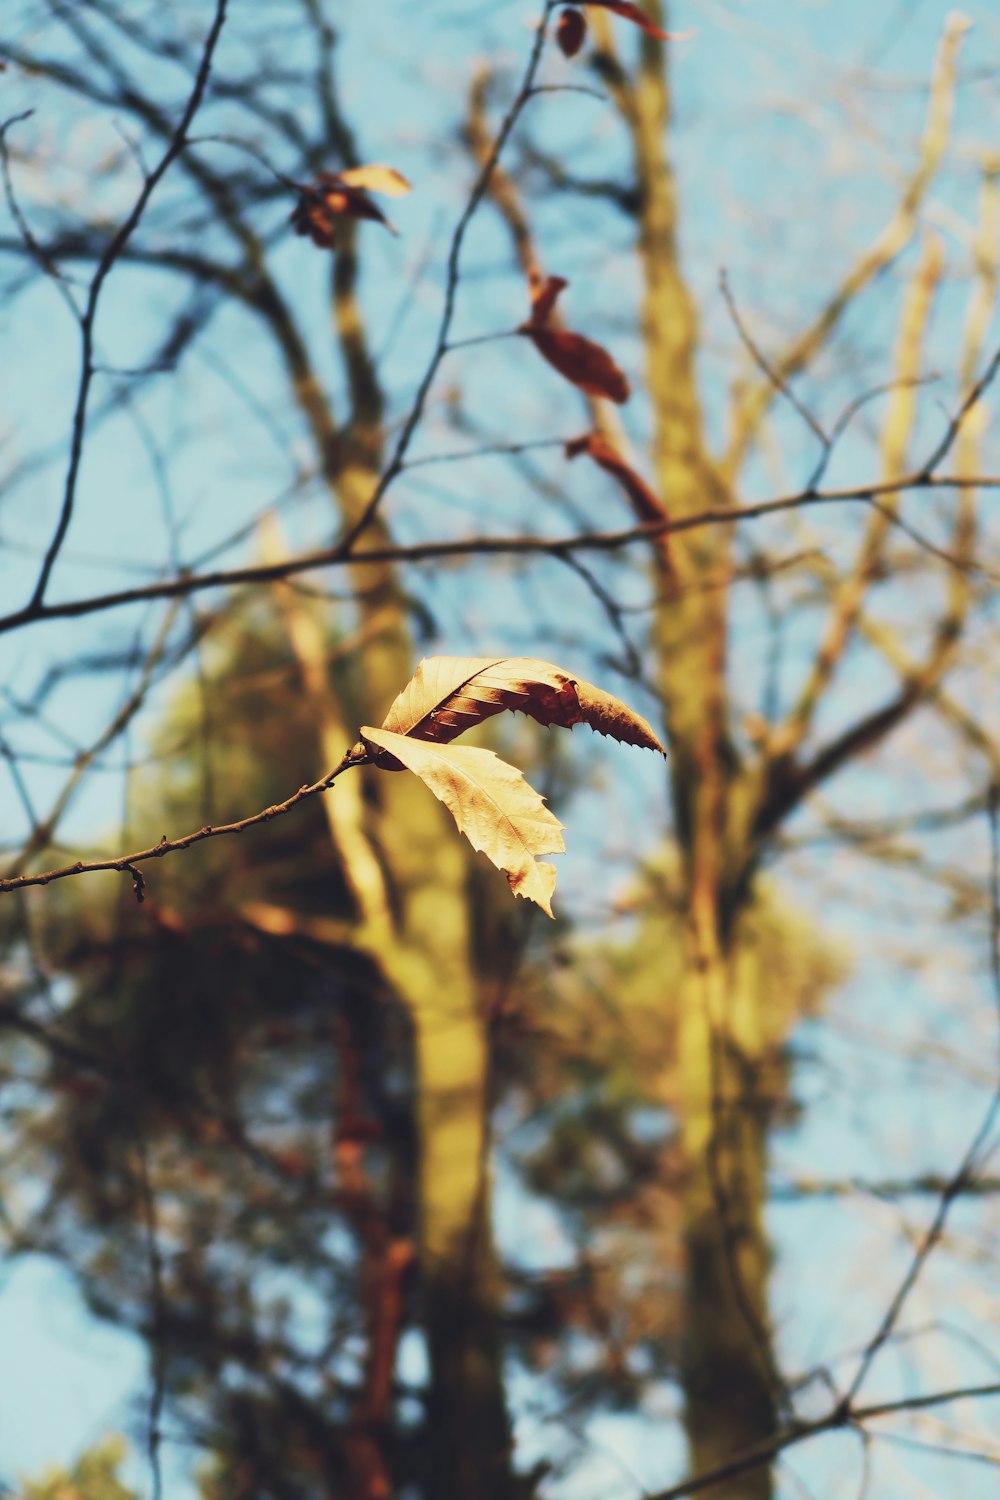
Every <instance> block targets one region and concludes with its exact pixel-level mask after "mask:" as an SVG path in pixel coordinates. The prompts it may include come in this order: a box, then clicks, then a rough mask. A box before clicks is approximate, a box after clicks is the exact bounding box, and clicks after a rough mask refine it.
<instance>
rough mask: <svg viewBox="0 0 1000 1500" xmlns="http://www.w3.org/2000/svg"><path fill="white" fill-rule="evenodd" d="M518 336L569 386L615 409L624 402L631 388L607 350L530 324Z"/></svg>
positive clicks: (580, 337)
mask: <svg viewBox="0 0 1000 1500" xmlns="http://www.w3.org/2000/svg"><path fill="white" fill-rule="evenodd" d="M517 331H518V333H523V334H524V335H525V337H526V338H529V339H530V340H531V342H532V343H533V344H534V346H535V348H536V349H537V350H538V352H539V354H540V355H541V356H542V358H543V359H545V360H548V362H549V364H550V365H551V366H552V368H553V369H554V370H558V371H559V374H560V375H562V376H563V378H564V379H565V380H568V381H570V383H571V384H572V385H575V386H579V388H580V390H581V391H587V392H589V394H590V395H591V396H606V397H607V399H608V400H609V401H616V402H617V403H618V404H619V406H620V405H621V404H622V403H623V402H625V401H627V400H628V398H629V396H631V394H632V387H631V386H630V385H629V383H628V377H627V376H626V375H625V372H624V371H623V370H620V369H619V368H618V366H617V365H616V364H615V362H614V360H613V359H612V358H611V355H610V354H609V353H608V351H607V350H606V349H604V348H602V347H601V345H600V344H595V343H594V342H593V340H592V339H587V338H584V336H583V334H582V333H567V332H566V331H565V330H564V329H560V328H537V327H535V326H533V325H532V324H530V323H525V324H523V325H522V327H520V328H519V329H518V330H517Z"/></svg>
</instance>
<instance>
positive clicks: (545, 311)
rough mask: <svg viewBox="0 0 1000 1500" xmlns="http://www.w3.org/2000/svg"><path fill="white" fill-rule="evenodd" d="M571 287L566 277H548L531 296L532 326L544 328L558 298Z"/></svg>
mask: <svg viewBox="0 0 1000 1500" xmlns="http://www.w3.org/2000/svg"><path fill="white" fill-rule="evenodd" d="M568 286H569V282H568V281H567V280H566V278H565V276H548V277H546V279H545V281H543V282H542V285H541V286H540V287H536V288H535V289H534V290H533V291H532V294H531V326H532V328H543V327H544V326H545V324H546V323H547V322H548V321H549V314H550V313H551V311H552V309H553V308H554V307H555V305H556V298H557V297H558V296H559V293H560V292H561V291H563V290H564V288H566V287H568Z"/></svg>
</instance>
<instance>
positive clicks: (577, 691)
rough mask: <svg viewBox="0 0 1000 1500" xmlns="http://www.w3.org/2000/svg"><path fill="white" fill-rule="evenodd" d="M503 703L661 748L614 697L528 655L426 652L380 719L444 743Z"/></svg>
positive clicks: (544, 719)
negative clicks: (409, 678) (483, 655)
mask: <svg viewBox="0 0 1000 1500" xmlns="http://www.w3.org/2000/svg"><path fill="white" fill-rule="evenodd" d="M505 709H506V710H511V711H514V712H520V713H524V714H527V715H529V717H530V718H532V719H535V720H536V721H537V722H538V723H539V724H544V725H559V726H561V727H562V728H566V729H569V728H572V726H573V725H574V724H589V725H590V727H591V729H594V730H596V731H597V732H598V734H606V735H610V736H611V738H612V739H616V740H618V741H620V742H621V743H622V744H624V745H638V746H641V747H643V748H645V749H648V750H658V751H659V752H660V754H661V755H665V754H666V751H665V750H664V748H663V746H662V745H661V743H660V741H659V739H658V738H657V736H656V734H655V733H654V731H653V729H652V726H651V725H650V724H648V723H647V722H646V720H645V719H644V718H642V716H641V715H640V714H637V713H634V712H633V711H632V709H630V708H629V707H628V705H627V704H625V703H623V702H622V701H621V699H620V698H616V697H614V696H613V695H612V694H611V693H606V692H604V691H603V689H602V688H598V687H594V686H593V684H592V683H589V682H584V681H582V680H581V679H580V678H577V677H573V676H572V675H571V674H570V673H569V672H565V671H563V669H562V668H561V667H557V666H555V665H554V664H553V663H552V662H548V661H540V660H538V658H536V657H533V656H505V657H500V658H498V659H495V660H493V659H490V658H489V657H478V656H431V657H427V658H425V659H424V660H423V661H422V662H421V663H420V666H419V667H418V668H417V671H416V673H415V675H414V676H413V677H412V678H411V680H410V681H409V682H408V683H407V684H406V687H405V688H403V690H402V692H401V693H400V694H399V695H398V696H397V698H396V699H395V701H394V702H393V703H392V705H391V707H390V709H389V712H388V713H387V714H386V717H385V721H384V723H383V726H382V727H383V729H386V730H389V731H391V732H393V733H395V734H400V735H405V736H407V737H409V738H411V739H420V740H433V741H436V742H437V743H438V744H447V743H448V742H449V741H450V740H454V739H457V738H458V736H459V735H460V734H463V733H464V732H465V730H466V729H469V728H471V727H472V725H473V724H479V723H482V721H483V720H484V719H489V718H492V717H493V715H494V714H498V713H502V712H503V711H504V710H505ZM373 758H374V759H376V760H377V759H378V757H377V756H375V757H373Z"/></svg>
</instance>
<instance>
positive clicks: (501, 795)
mask: <svg viewBox="0 0 1000 1500" xmlns="http://www.w3.org/2000/svg"><path fill="white" fill-rule="evenodd" d="M361 739H362V742H363V743H364V745H365V746H366V747H367V748H368V750H369V752H370V753H372V758H373V759H377V758H378V752H380V751H381V752H383V753H384V754H388V755H389V756H390V757H392V758H394V759H396V760H399V761H401V762H402V763H403V765H404V766H406V767H407V769H408V770H410V771H412V772H413V773H414V775H416V776H419V777H420V780H421V781H422V782H423V783H424V785H425V786H427V787H429V788H430V790H431V791H432V792H433V793H434V795H435V797H437V799H438V801H439V802H443V803H444V805H445V807H446V808H447V809H448V811H449V812H450V813H451V815H452V817H453V818H454V819H455V822H456V823H457V824H458V827H459V830H460V831H461V832H462V833H464V834H465V836H466V838H467V839H468V840H469V843H470V844H471V845H472V847H473V848H474V849H479V850H480V851H481V852H482V853H483V854H485V855H486V856H487V857H488V858H489V859H491V860H492V861H493V863H494V864H495V865H496V866H497V868H498V869H500V870H503V871H504V872H505V874H506V876H507V881H508V883H509V885H510V888H511V890H512V891H513V892H514V894H515V896H526V897H527V898H528V900H529V901H534V902H535V903H536V904H537V905H538V906H540V907H541V908H542V910H543V911H544V912H546V913H547V915H548V916H550V917H551V915H552V904H551V903H552V892H553V890H554V889H555V883H556V872H555V868H554V866H552V865H550V864H545V863H539V862H538V861H537V860H536V859H535V856H536V855H537V854H554V853H559V852H561V851H562V850H563V849H565V847H566V845H565V843H564V842H563V836H562V826H563V825H562V824H561V823H560V821H559V819H558V818H557V817H555V816H554V814H553V813H551V812H549V810H548V808H547V807H546V806H545V803H544V802H543V800H542V798H541V797H540V796H539V795H538V793H537V792H536V791H535V790H534V788H533V787H531V786H529V785H528V783H527V782H526V781H525V779H524V777H523V776H522V775H521V772H520V771H519V770H517V768H516V767H515V766H510V765H508V764H507V762H506V761H503V760H501V759H500V757H499V756H498V755H495V754H494V753H493V751H492V750H476V749H472V748H471V747H470V746H467V745H449V746H447V747H445V746H442V745H433V744H429V743H428V742H427V741H426V740H421V739H414V738H412V737H411V736H409V735H403V734H395V733H392V732H391V731H390V730H387V729H372V728H364V729H362V730H361Z"/></svg>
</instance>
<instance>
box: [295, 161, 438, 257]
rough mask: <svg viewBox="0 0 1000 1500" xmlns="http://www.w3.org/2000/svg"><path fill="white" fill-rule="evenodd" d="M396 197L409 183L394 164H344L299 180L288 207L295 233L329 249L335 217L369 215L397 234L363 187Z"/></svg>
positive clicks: (332, 237)
mask: <svg viewBox="0 0 1000 1500" xmlns="http://www.w3.org/2000/svg"><path fill="white" fill-rule="evenodd" d="M368 188H370V189H371V190H372V191H373V192H379V193H386V194H388V195H390V196H392V197H399V196H400V195H401V194H403V193H408V192H409V191H410V184H409V183H408V182H407V180H406V178H405V177H404V176H403V174H402V173H401V172H397V171H396V170H395V168H394V167H383V166H378V165H374V166H368V167H348V168H347V170H346V171H344V172H320V174H319V176H318V177H317V178H316V180H315V182H311V183H300V184H299V189H298V192H299V201H298V203H297V204H296V205H295V208H294V209H293V210H292V215H291V224H292V227H293V229H294V230H295V233H296V234H306V235H308V236H309V238H310V239H311V240H312V242H313V244H314V245H320V246H322V248H323V249H325V250H331V249H332V248H333V246H334V244H335V242H336V221H337V219H338V218H341V217H342V218H348V219H371V220H374V221H375V222H376V223H378V224H384V225H385V227H386V229H388V230H389V232H390V233H391V234H398V233H399V230H398V229H397V228H396V226H395V224H393V223H392V222H391V220H390V219H388V218H387V217H386V215H385V214H384V213H383V212H382V210H381V209H380V208H379V206H378V204H377V203H373V202H372V200H371V198H369V196H368V193H367V191H366V189H368Z"/></svg>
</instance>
